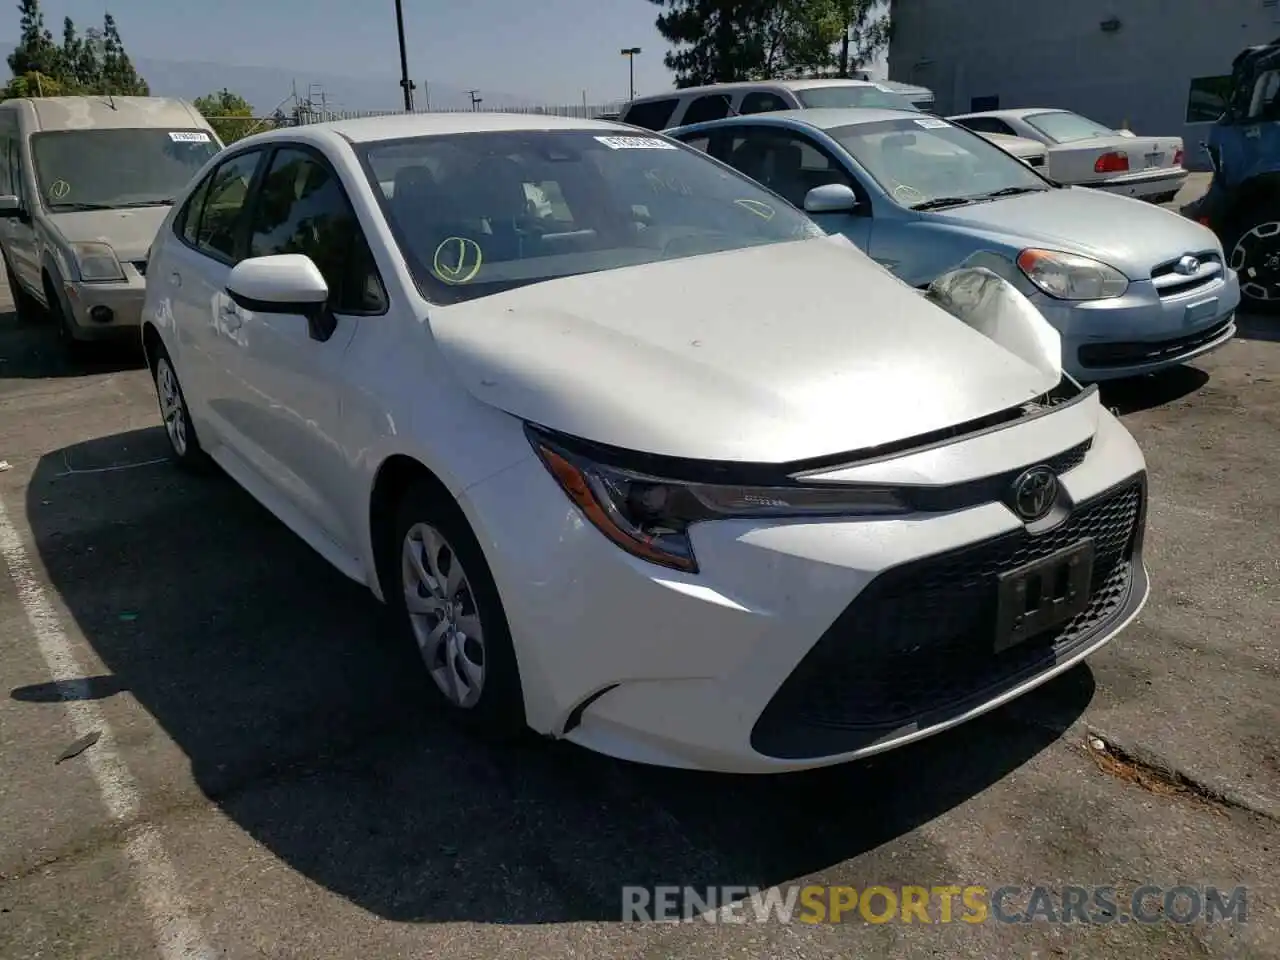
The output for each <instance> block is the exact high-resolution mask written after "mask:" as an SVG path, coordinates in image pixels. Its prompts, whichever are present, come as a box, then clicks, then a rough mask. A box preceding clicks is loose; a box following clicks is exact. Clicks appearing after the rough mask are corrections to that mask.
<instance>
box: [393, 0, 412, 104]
mask: <svg viewBox="0 0 1280 960" xmlns="http://www.w3.org/2000/svg"><path fill="white" fill-rule="evenodd" d="M396 32H397V33H398V34H399V35H400V86H401V87H402V88H403V89H404V110H405V113H413V81H412V80H410V79H409V55H408V53H407V52H406V51H405V47H404V10H403V9H402V8H401V0H396Z"/></svg>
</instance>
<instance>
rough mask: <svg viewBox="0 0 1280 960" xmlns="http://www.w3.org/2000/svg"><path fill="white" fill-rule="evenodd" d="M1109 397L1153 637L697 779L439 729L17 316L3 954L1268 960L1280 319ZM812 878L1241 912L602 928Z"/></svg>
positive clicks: (305, 563) (9, 444)
mask: <svg viewBox="0 0 1280 960" xmlns="http://www.w3.org/2000/svg"><path fill="white" fill-rule="evenodd" d="M0 295H2V296H3V298H4V299H3V300H2V301H0V309H4V310H5V311H8V309H9V306H8V305H9V302H10V301H9V299H8V296H7V293H3V294H0ZM1106 399H1107V402H1108V403H1109V404H1112V405H1114V406H1116V407H1117V408H1118V409H1119V410H1120V411H1121V413H1122V415H1123V417H1124V419H1125V421H1126V423H1127V424H1128V425H1129V427H1130V429H1132V430H1133V431H1134V433H1135V435H1136V436H1137V437H1138V439H1139V442H1140V443H1141V445H1142V447H1143V449H1144V451H1145V453H1146V456H1147V459H1148V463H1149V466H1150V470H1151V506H1150V517H1149V532H1148V537H1147V542H1148V562H1149V565H1150V568H1151V575H1152V581H1153V588H1152V590H1153V592H1152V599H1151V601H1150V603H1149V604H1148V606H1147V608H1146V610H1145V611H1144V613H1143V614H1142V616H1141V618H1140V619H1139V621H1138V622H1137V623H1136V624H1135V625H1134V626H1132V627H1131V628H1130V629H1129V630H1128V631H1127V632H1126V633H1125V634H1123V635H1122V636H1121V637H1120V638H1119V639H1118V640H1116V641H1115V642H1114V643H1113V644H1111V645H1110V646H1109V647H1107V648H1106V649H1105V650H1104V651H1102V652H1101V653H1100V654H1099V655H1097V656H1095V657H1094V658H1092V659H1091V661H1090V662H1089V663H1088V664H1087V665H1086V666H1083V667H1081V668H1078V669H1076V670H1074V671H1072V672H1071V673H1069V674H1067V675H1065V676H1063V677H1062V678H1060V679H1059V680H1057V681H1055V682H1053V683H1052V684H1050V685H1047V686H1046V687H1043V688H1041V689H1040V690H1038V691H1036V692H1034V693H1032V694H1030V695H1028V696H1026V697H1024V698H1022V699H1021V700H1019V701H1017V702H1015V703H1014V704H1012V705H1010V706H1009V707H1007V708H1004V709H1001V710H999V711H996V712H995V713H993V714H990V715H988V716H986V717H984V718H981V719H979V720H977V721H975V722H973V723H970V724H968V725H966V726H964V727H962V728H960V729H958V730H955V731H953V732H951V733H948V734H945V735H942V736H938V737H935V738H932V739H930V740H928V741H925V742H923V743H921V744H918V745H916V746H913V747H909V748H906V749H903V750H900V751H896V752H894V753H891V754H888V755H885V756H883V757H880V758H876V759H875V760H873V761H871V762H867V763H859V764H851V765H847V766H845V767H841V768H837V769H834V770H826V771H820V772H817V773H811V774H802V775H796V776H785V777H755V778H752V777H724V776H711V775H701V774H691V773H684V772H674V771H664V770H658V769H652V768H645V767H638V766H633V765H628V764H624V763H620V762H616V761H612V760H607V759H604V758H601V757H596V756H594V755H591V754H588V753H585V752H583V751H581V750H578V749H577V748H574V747H572V746H569V745H566V744H563V743H550V742H541V741H536V742H529V743H525V744H521V745H518V746H512V747H506V748H494V747H486V746H482V745H480V744H479V743H476V742H474V741H472V740H470V739H468V738H467V737H466V736H464V735H462V734H460V733H458V732H457V731H455V730H454V729H452V728H451V727H450V726H449V725H448V723H447V722H446V721H445V720H444V719H443V718H441V717H439V716H437V715H436V714H434V713H433V712H432V711H430V710H429V709H426V708H424V707H423V706H422V702H423V693H424V690H425V687H424V683H425V682H429V681H424V680H423V679H422V674H421V671H420V670H418V669H417V663H416V661H415V654H414V653H413V652H412V651H407V650H404V649H402V648H400V647H398V646H397V645H396V644H395V643H394V642H392V641H390V640H388V639H387V637H388V631H387V630H386V625H385V622H384V619H383V615H382V612H381V608H380V607H379V606H378V605H377V603H376V602H375V601H374V600H373V599H372V598H371V597H370V596H369V595H368V594H367V593H365V592H364V591H362V589H361V588H358V587H357V586H355V585H354V584H352V583H350V582H348V581H346V580H345V579H344V578H343V577H342V576H341V575H339V574H338V573H336V572H335V571H334V570H332V569H331V568H329V567H328V566H327V565H326V564H325V563H324V561H322V560H321V559H320V558H319V557H318V556H316V555H315V554H313V553H312V552H311V551H310V550H309V549H308V548H307V547H306V546H305V545H303V544H302V543H301V542H300V541H299V540H297V539H296V538H295V537H294V536H293V535H292V534H290V533H289V532H288V531H287V530H286V529H284V528H283V527H282V526H281V525H280V524H279V523H278V522H276V521H275V520H274V519H273V518H272V517H271V516H270V515H269V514H268V513H267V512H266V511H265V510H263V509H262V508H261V507H259V506H258V505H257V504H256V503H255V502H254V501H252V500H251V499H250V498H249V496H248V495H246V494H245V493H243V492H242V491H240V490H239V489H238V488H236V487H235V486H234V485H233V484H232V483H231V482H230V481H229V480H227V479H225V478H222V477H218V476H214V477H208V478H199V479H197V478H191V477H188V476H186V475H183V474H180V473H178V472H176V471H175V470H174V469H173V468H172V467H170V466H169V465H168V464H167V463H166V462H165V461H164V458H165V440H164V436H163V433H162V430H161V427H160V426H159V420H158V416H157V413H156V404H155V400H154V395H153V393H152V389H151V385H150V381H149V378H148V375H147V373H146V371H145V370H144V369H142V368H141V366H140V362H139V360H138V358H136V357H135V356H133V355H131V354H129V353H128V352H122V353H120V354H111V355H106V356H104V357H102V358H100V359H99V360H97V361H95V362H94V363H92V364H89V365H83V364H81V365H73V364H70V363H68V362H67V361H65V360H64V359H62V357H61V354H60V353H59V352H58V350H57V348H56V345H55V342H54V337H53V332H52V330H51V329H49V328H48V327H47V326H44V325H39V324H36V325H20V324H18V322H17V321H16V319H15V318H14V317H13V315H12V313H9V312H6V313H5V314H4V315H3V316H0V460H3V461H4V464H2V465H0V507H2V509H0V555H3V558H4V562H3V563H0V566H4V567H7V568H8V571H9V576H7V577H0V679H2V681H3V682H2V684H0V694H3V696H2V697H0V823H2V824H3V825H4V828H5V829H4V831H3V833H2V834H0V957H5V958H10V957H12V958H29V957H57V958H62V957H128V958H146V957H162V958H165V960H169V958H176V957H202V956H208V957H228V958H246V960H247V958H261V957H272V958H294V957H297V958H320V957H325V958H330V957H332V958H352V960H355V958H361V960H364V958H375V957H376V958H392V957H405V958H411V957H412V958H425V957H444V958H455V957H456V958H477V960H479V958H484V960H498V958H507V957H510V958H548V960H550V958H565V957H590V958H593V960H596V958H599V960H607V958H636V960H640V958H644V960H675V958H680V960H683V958H689V960H713V958H730V957H732V958H746V957H769V958H778V960H784V958H848V957H854V956H894V957H909V958H938V957H948V958H970V957H971V958H984V960H985V958H991V957H1018V958H1024V960H1032V958H1036V960H1051V958H1063V957H1068V958H1075V957H1079V958H1083V957H1088V958H1090V960H1095V958H1099V960H1106V958H1113V957H1114V958H1125V960H1132V958H1134V957H1143V958H1151V960H1159V958H1182V957H1206V956H1207V957H1239V958H1246V957H1247V958H1266V957H1280V889H1277V877H1280V653H1278V650H1277V636H1278V634H1280V631H1277V626H1280V538H1278V537H1277V536H1276V530H1277V529H1278V528H1280V484H1277V483H1276V482H1275V478H1276V477H1280V443H1277V440H1278V439H1280V318H1276V319H1264V318H1245V319H1244V320H1243V325H1242V333H1241V335H1240V337H1239V338H1238V339H1237V340H1236V341H1235V342H1233V343H1231V344H1230V345H1228V347H1227V348H1225V349H1224V350H1222V351H1221V352H1219V353H1218V354H1215V355H1214V356H1212V357H1210V358H1207V359H1204V360H1203V361H1199V362H1197V363H1195V364H1193V365H1190V366H1188V367H1185V368H1180V369H1178V370H1175V371H1172V372H1171V373H1169V374H1166V375H1162V376H1158V377H1152V378H1145V379H1143V380H1139V381H1134V382H1130V383H1126V384H1123V385H1120V386H1118V387H1114V388H1109V389H1108V390H1107V391H1106ZM95 734H96V740H95ZM1095 738H1097V739H1096V741H1095ZM91 741H92V742H91ZM1099 745H1101V747H1102V749H1097V747H1098V746H1099ZM68 748H73V749H68ZM77 750H78V751H79V752H77ZM70 753H75V755H74V756H69V757H67V758H66V759H60V758H61V757H63V756H64V755H65V754H70ZM795 883H799V884H810V883H815V884H840V885H851V886H854V887H856V888H858V889H863V888H866V887H868V886H870V885H881V886H888V887H890V888H898V887H900V886H902V885H920V886H924V887H934V886H938V885H946V884H957V885H961V886H963V885H966V884H976V885H982V886H985V887H987V888H988V889H994V888H998V887H1001V886H1017V887H1019V888H1021V889H1022V890H1023V891H1026V890H1029V889H1031V888H1032V887H1033V886H1035V885H1045V886H1049V887H1054V888H1060V887H1062V886H1063V885H1068V884H1071V885H1080V886H1086V887H1089V886H1094V885H1110V886H1116V887H1118V888H1120V889H1121V890H1129V889H1132V888H1134V887H1136V886H1139V885H1142V884H1153V885H1157V886H1161V887H1171V886H1173V885H1177V884H1190V885H1196V886H1198V885H1207V884H1213V885H1217V886H1219V887H1221V888H1224V889H1231V888H1234V887H1237V886H1245V887H1247V888H1248V914H1247V921H1246V922H1244V923H1240V922H1223V923H1217V924H1207V923H1203V922H1197V923H1193V924H1179V923H1174V922H1158V923H1154V924H1139V923H1127V924H1126V923H1112V924H1104V925H1086V924H1080V923H1073V924H1054V923H1050V922H1045V921H1044V920H1037V921H1036V922H1034V923H1002V922H995V921H992V920H989V921H988V922H985V923H981V924H968V923H958V922H957V923H941V922H934V923H931V924H927V925H926V924H921V923H918V922H917V923H911V924H906V923H901V922H897V921H891V922H887V923H879V924H878V923H869V922H866V921H865V920H864V919H862V918H859V917H857V916H856V915H855V916H854V917H853V918H852V919H851V921H850V922H846V923H842V924H803V923H793V924H780V923H763V924H759V923H746V924H711V923H706V922H701V921H694V922H691V923H682V924H662V923H624V922H621V921H620V916H621V903H622V899H621V898H622V892H621V889H622V887H623V886H624V885H648V886H654V885H668V884H670V885H691V886H696V887H706V886H709V885H713V884H730V885H740V886H753V885H754V886H759V887H761V888H767V887H771V886H774V885H788V884H795Z"/></svg>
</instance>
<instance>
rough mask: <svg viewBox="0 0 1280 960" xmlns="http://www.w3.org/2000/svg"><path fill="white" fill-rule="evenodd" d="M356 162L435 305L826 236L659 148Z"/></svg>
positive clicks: (467, 147) (413, 144)
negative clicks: (586, 275) (362, 166)
mask: <svg viewBox="0 0 1280 960" xmlns="http://www.w3.org/2000/svg"><path fill="white" fill-rule="evenodd" d="M362 153H363V161H364V164H365V168H366V171H367V173H368V174H369V176H370V179H371V181H372V182H373V185H374V187H375V189H377V191H378V195H379V197H380V200H381V203H382V208H383V211H384V213H385V214H386V217H387V221H388V223H389V224H390V226H391V230H392V233H393V234H394V235H395V238H396V241H397V243H398V244H399V246H400V248H401V250H402V252H403V253H404V255H405V259H406V262H407V263H408V265H409V268H410V270H411V271H412V273H413V276H414V279H415V281H416V282H417V285H418V288H419V289H420V290H421V291H422V293H423V296H425V297H426V298H427V299H428V300H431V301H433V302H435V303H443V304H447V303H458V302H461V301H464V300H472V299H475V298H477V297H483V296H487V295H489V294H494V293H499V292H501V291H503V290H509V289H512V288H514V287H519V286H524V285H526V284H531V283H539V282H541V281H544V280H552V279H555V278H558V277H569V276H574V275H577V274H583V273H592V272H595V271H599V270H610V269H615V268H619V267H627V266H634V265H637V264H644V263H653V262H656V261H660V260H673V259H677V258H680V257H691V256H697V255H700V254H708V253H716V252H720V251H725V250H737V249H740V248H743V247H752V246H759V245H761V244H772V243H784V242H787V241H792V240H800V239H806V238H809V237H818V236H822V235H823V234H822V231H821V230H820V229H819V228H818V226H817V225H816V224H815V223H814V222H813V221H812V220H810V219H809V218H808V217H806V216H805V215H804V214H803V213H801V212H800V211H798V210H796V209H794V208H793V207H790V206H788V205H787V204H786V203H785V202H784V201H782V200H779V199H778V198H777V197H775V196H774V195H773V194H771V193H769V192H767V191H766V190H764V189H763V188H761V187H760V186H759V185H758V184H756V183H755V182H754V181H751V180H748V179H747V178H745V177H743V176H742V175H740V174H737V173H735V172H733V171H731V170H728V169H727V168H725V167H723V166H721V165H719V164H717V163H715V162H714V161H713V160H710V159H708V158H707V157H706V156H705V155H704V154H702V153H700V152H698V151H696V150H692V149H690V148H688V147H685V146H683V145H680V146H677V145H674V144H673V143H672V142H671V141H669V140H666V139H663V138H659V137H655V136H640V135H637V134H633V133H626V132H625V131H618V132H611V131H609V130H607V129H600V130H564V131H545V130H543V131H533V130H528V131H513V132H500V133H499V132H494V133H466V134H454V135H439V136H425V137H417V138H413V139H406V140H394V141H381V142H376V143H372V144H369V145H367V146H365V147H364V148H363V150H362Z"/></svg>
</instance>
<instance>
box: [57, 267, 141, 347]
mask: <svg viewBox="0 0 1280 960" xmlns="http://www.w3.org/2000/svg"><path fill="white" fill-rule="evenodd" d="M124 269H125V279H124V280H118V281H112V282H107V283H85V282H83V281H74V282H73V281H67V282H65V283H63V285H62V289H63V292H64V293H65V295H66V296H65V300H64V303H65V305H66V309H67V310H68V311H69V314H70V317H71V320H72V328H73V334H74V336H75V338H76V339H77V340H109V339H115V338H118V337H136V336H137V335H138V327H139V326H140V325H141V323H142V302H143V300H144V299H145V298H146V294H147V282H146V279H145V278H144V277H143V276H142V275H141V274H140V273H139V272H138V271H137V270H136V269H135V268H134V267H133V266H132V264H126V265H125V268H124Z"/></svg>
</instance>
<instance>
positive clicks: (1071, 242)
mask: <svg viewBox="0 0 1280 960" xmlns="http://www.w3.org/2000/svg"><path fill="white" fill-rule="evenodd" d="M925 217H926V218H927V219H928V220H929V221H930V222H933V223H942V224H947V225H950V226H954V227H959V228H962V229H967V230H973V229H978V230H982V231H985V232H987V233H992V234H999V235H1002V236H1003V237H1004V238H1005V239H1006V240H1008V241H1009V242H1010V243H1014V244H1017V245H1020V246H1040V247H1046V248H1050V249H1053V250H1063V251H1066V252H1068V253H1078V254H1083V255H1085V256H1089V257H1095V258H1096V259H1099V260H1102V261H1105V262H1106V263H1109V264H1111V265H1112V266H1113V267H1116V268H1117V269H1118V270H1120V271H1122V272H1123V273H1125V274H1126V275H1128V277H1129V279H1131V280H1145V279H1148V278H1150V276H1151V268H1152V267H1155V266H1157V265H1159V264H1162V263H1168V262H1169V261H1170V260H1176V259H1178V257H1180V256H1182V255H1183V254H1186V253H1201V252H1206V251H1210V250H1215V251H1216V250H1219V249H1220V245H1219V243H1218V239H1217V237H1215V236H1214V235H1213V232H1212V231H1210V230H1209V229H1208V228H1206V227H1203V226H1201V225H1200V224H1198V223H1196V222H1195V221H1193V220H1188V219H1187V218H1186V217H1182V216H1179V215H1178V214H1176V213H1173V212H1172V211H1169V210H1165V209H1164V208H1162V207H1158V206H1156V205H1154V204H1151V203H1147V202H1145V201H1142V200H1133V199H1131V198H1129V197H1119V196H1116V195H1114V194H1110V193H1101V192H1099V191H1097V190H1090V189H1088V188H1086V187H1065V188H1063V189H1060V190H1046V191H1044V192H1043V193H1027V194H1023V195H1021V196H1017V197H1005V198H1004V199H1001V200H992V201H987V202H983V203H975V204H972V205H970V206H967V207H953V208H951V209H949V210H941V211H937V212H935V213H929V214H925Z"/></svg>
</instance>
